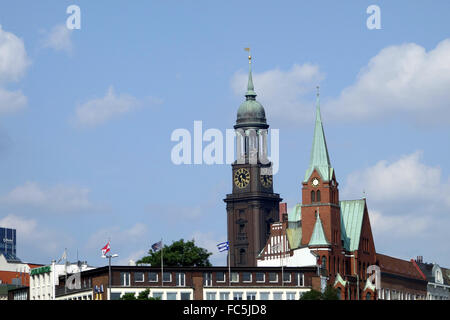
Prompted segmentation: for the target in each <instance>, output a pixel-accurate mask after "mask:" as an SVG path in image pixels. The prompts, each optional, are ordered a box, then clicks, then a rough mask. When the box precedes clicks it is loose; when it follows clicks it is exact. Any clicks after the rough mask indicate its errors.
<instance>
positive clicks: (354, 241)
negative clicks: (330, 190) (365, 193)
mask: <svg viewBox="0 0 450 320" xmlns="http://www.w3.org/2000/svg"><path fill="white" fill-rule="evenodd" d="M365 202H366V200H364V199H361V200H345V201H341V202H340V206H341V232H342V228H344V232H345V237H344V236H343V237H342V238H343V240H344V246H345V247H346V249H347V250H349V251H355V250H358V247H359V238H360V236H361V228H362V222H363V217H364V208H365Z"/></svg>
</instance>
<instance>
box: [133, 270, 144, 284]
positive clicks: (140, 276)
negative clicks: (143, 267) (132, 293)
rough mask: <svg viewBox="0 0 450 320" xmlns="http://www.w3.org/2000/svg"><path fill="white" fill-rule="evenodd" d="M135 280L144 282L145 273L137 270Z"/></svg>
mask: <svg viewBox="0 0 450 320" xmlns="http://www.w3.org/2000/svg"><path fill="white" fill-rule="evenodd" d="M134 282H144V273H143V272H135V273H134Z"/></svg>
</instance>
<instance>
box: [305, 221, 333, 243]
mask: <svg viewBox="0 0 450 320" xmlns="http://www.w3.org/2000/svg"><path fill="white" fill-rule="evenodd" d="M328 245H330V243H329V242H328V240H327V237H326V236H325V232H324V231H323V226H322V220H320V214H319V213H317V219H316V223H315V225H314V230H313V233H312V235H311V239H310V240H309V244H308V246H328Z"/></svg>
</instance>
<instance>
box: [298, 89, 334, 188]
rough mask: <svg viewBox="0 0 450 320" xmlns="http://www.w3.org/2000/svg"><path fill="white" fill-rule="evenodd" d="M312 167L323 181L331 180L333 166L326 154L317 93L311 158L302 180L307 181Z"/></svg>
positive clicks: (326, 149)
mask: <svg viewBox="0 0 450 320" xmlns="http://www.w3.org/2000/svg"><path fill="white" fill-rule="evenodd" d="M314 169H317V171H318V172H319V174H320V176H321V177H322V179H323V180H324V181H330V180H331V178H332V176H333V168H332V167H331V163H330V157H329V156H328V148H327V142H326V140H325V133H324V131H323V125H322V118H321V115H320V99H319V94H317V102H316V126H315V128H314V138H313V144H312V149H311V158H310V161H309V167H308V169H307V170H306V174H305V179H304V180H303V182H307V181H308V180H309V177H310V176H311V174H312V173H313V171H314Z"/></svg>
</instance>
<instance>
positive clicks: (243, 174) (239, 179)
mask: <svg viewBox="0 0 450 320" xmlns="http://www.w3.org/2000/svg"><path fill="white" fill-rule="evenodd" d="M249 182H250V172H248V170H247V169H245V168H240V169H238V170H236V172H235V173H234V184H235V185H236V186H237V187H239V188H241V189H243V188H245V187H246V186H247V185H248V183H249Z"/></svg>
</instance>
